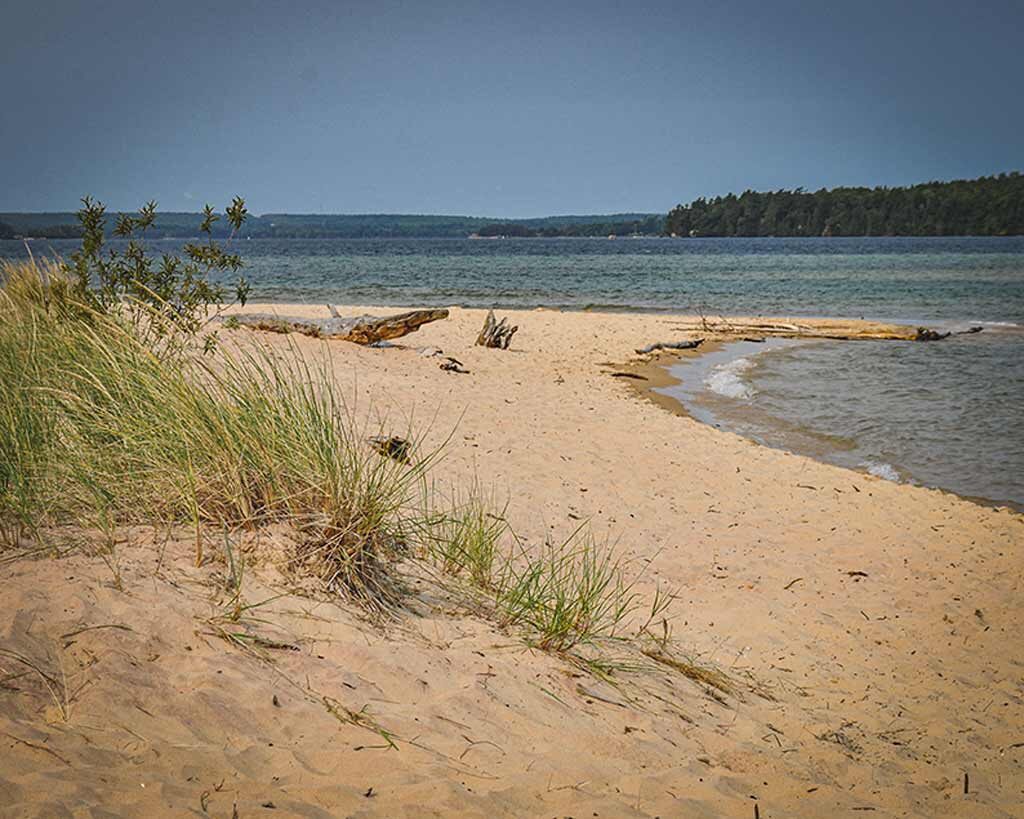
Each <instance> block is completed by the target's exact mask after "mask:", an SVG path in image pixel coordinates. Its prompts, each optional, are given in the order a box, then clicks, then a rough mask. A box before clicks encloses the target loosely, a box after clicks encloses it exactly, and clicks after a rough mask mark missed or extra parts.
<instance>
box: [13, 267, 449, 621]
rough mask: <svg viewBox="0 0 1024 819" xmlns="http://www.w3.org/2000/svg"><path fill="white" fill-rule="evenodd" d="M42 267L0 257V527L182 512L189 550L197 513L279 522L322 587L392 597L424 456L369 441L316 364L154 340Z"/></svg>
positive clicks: (231, 520) (235, 523)
mask: <svg viewBox="0 0 1024 819" xmlns="http://www.w3.org/2000/svg"><path fill="white" fill-rule="evenodd" d="M41 271H42V268H40V267H38V266H36V265H34V264H31V263H28V264H24V263H23V264H19V265H15V264H10V263H5V264H4V265H3V267H2V269H0V276H2V278H3V280H4V282H5V286H4V287H3V289H2V291H0V464H2V465H0V534H3V535H4V537H5V538H6V539H7V540H8V541H11V540H15V539H16V538H18V537H20V536H23V535H25V534H32V533H34V532H38V530H39V529H40V528H41V527H45V526H50V525H55V524H62V523H68V522H72V523H78V524H82V525H86V526H89V527H96V528H99V529H101V530H104V531H110V530H112V529H113V528H115V527H118V526H124V525H130V524H133V523H156V522H168V523H169V522H176V523H182V522H186V523H188V524H190V525H192V526H193V527H194V530H195V537H196V557H197V561H201V560H202V558H203V547H204V538H205V534H204V532H205V531H207V530H208V529H209V528H214V529H216V530H218V531H220V530H223V529H225V528H227V529H234V528H237V527H255V526H260V525H264V524H269V523H276V522H286V523H289V524H291V525H292V526H294V527H295V529H296V530H297V531H298V532H299V533H300V534H301V548H300V550H299V554H298V555H296V565H301V566H302V567H303V568H304V569H305V570H306V571H312V572H315V573H316V574H317V575H318V576H319V577H320V578H321V579H322V580H323V581H324V583H325V584H326V585H327V586H328V587H329V588H332V589H337V590H340V591H344V592H345V593H346V594H349V595H350V596H352V597H354V598H355V599H357V600H359V601H360V602H361V603H363V604H365V605H366V606H368V607H369V608H371V609H378V610H379V609H382V608H384V607H387V606H388V605H389V604H391V603H393V602H394V601H395V600H396V599H397V594H398V590H397V587H396V585H395V582H394V579H393V573H392V572H390V571H389V563H390V561H391V557H392V555H391V553H392V551H393V550H394V549H395V548H396V547H397V545H398V544H399V543H400V542H401V532H402V529H403V521H402V516H403V510H404V508H405V507H406V505H407V501H408V498H409V494H410V490H411V489H412V488H413V486H414V484H415V482H416V481H417V480H418V478H419V475H420V473H421V471H422V469H423V468H424V466H425V464H421V465H419V466H414V467H412V468H410V467H408V466H405V465H402V464H398V463H396V462H394V461H392V460H390V459H386V458H381V457H379V456H378V455H376V454H374V453H373V452H372V451H370V450H369V449H368V448H367V447H366V446H365V445H364V441H363V438H362V436H361V435H360V434H359V433H358V431H357V429H356V426H355V423H354V422H353V420H352V417H351V415H350V413H348V411H347V409H346V407H345V404H344V402H343V401H342V400H341V397H340V395H339V394H338V391H337V388H336V386H335V384H334V382H333V380H332V378H331V377H330V375H329V373H328V372H327V371H326V369H315V368H312V367H311V366H310V365H309V364H308V363H306V362H305V361H303V360H301V359H300V358H299V357H298V356H285V357H283V358H282V359H278V358H275V357H273V356H272V355H271V354H270V353H269V352H267V351H255V352H249V353H243V354H237V355H234V356H232V355H228V354H226V353H224V352H221V353H220V354H219V355H218V357H217V358H216V359H214V360H211V359H209V358H204V357H201V356H197V355H195V356H193V355H187V354H163V353H162V351H161V350H157V349H154V347H153V346H152V345H151V344H149V343H146V342H145V341H144V340H143V339H142V338H140V335H139V333H138V332H136V330H135V329H134V328H133V327H131V326H129V325H127V324H125V323H123V322H121V321H119V320H118V318H117V317H116V316H112V315H109V314H106V313H100V312H96V311H95V310H92V309H90V308H89V307H87V306H86V305H85V304H84V303H80V302H77V301H75V299H74V294H73V291H72V290H71V288H70V287H68V286H66V283H65V282H64V281H63V280H62V279H61V278H60V273H59V271H58V270H57V269H54V268H49V269H47V270H46V277H47V278H48V279H49V281H50V285H51V286H50V287H45V286H43V285H37V284H35V282H40V281H41V280H42V277H41V275H40V273H41ZM428 460H429V459H428Z"/></svg>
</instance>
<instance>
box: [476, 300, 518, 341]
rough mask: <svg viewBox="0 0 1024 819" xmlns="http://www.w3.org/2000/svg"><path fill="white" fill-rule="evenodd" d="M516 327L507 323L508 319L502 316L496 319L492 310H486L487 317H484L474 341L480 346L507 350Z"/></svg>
mask: <svg viewBox="0 0 1024 819" xmlns="http://www.w3.org/2000/svg"><path fill="white" fill-rule="evenodd" d="M518 329H519V328H518V327H513V326H511V325H509V324H508V319H507V318H503V319H502V320H501V321H498V320H497V319H495V318H494V311H493V310H488V311H487V318H486V319H484V326H483V329H482V330H480V335H478V336H477V337H476V343H477V345H478V346H480V347H495V348H497V349H499V350H507V349H508V345H509V344H510V343H511V341H512V336H514V335H515V334H516V331H517V330H518Z"/></svg>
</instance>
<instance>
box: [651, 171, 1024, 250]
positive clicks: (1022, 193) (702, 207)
mask: <svg viewBox="0 0 1024 819" xmlns="http://www.w3.org/2000/svg"><path fill="white" fill-rule="evenodd" d="M666 230H667V232H668V233H670V234H675V235H677V236H1019V235H1024V176H1022V175H1021V174H1020V173H1018V172H1016V171H1015V172H1013V173H1008V174H1005V173H1004V174H999V175H998V176H987V177H981V178H980V179H973V180H958V181H954V182H928V183H925V184H921V185H913V186H911V187H906V188H833V189H831V190H826V189H822V190H819V191H815V192H814V193H809V192H807V191H804V190H803V189H802V188H797V189H796V190H791V191H788V190H780V191H770V192H765V193H759V192H756V191H749V190H748V191H745V192H744V193H742V194H740V195H739V196H736V195H735V194H731V193H730V194H729V195H728V196H719V197H716V198H714V199H704V198H700V199H696V200H694V201H693V202H691V203H690V204H689V205H678V206H677V207H675V208H673V209H672V210H671V211H670V212H669V214H668V218H667V220H666Z"/></svg>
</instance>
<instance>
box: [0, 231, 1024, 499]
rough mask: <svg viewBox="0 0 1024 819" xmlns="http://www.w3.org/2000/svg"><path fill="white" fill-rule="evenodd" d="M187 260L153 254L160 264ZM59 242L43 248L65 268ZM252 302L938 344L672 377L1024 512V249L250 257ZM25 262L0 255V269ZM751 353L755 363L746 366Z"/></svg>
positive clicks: (807, 436)
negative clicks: (904, 334)
mask: <svg viewBox="0 0 1024 819" xmlns="http://www.w3.org/2000/svg"><path fill="white" fill-rule="evenodd" d="M180 244H181V243H180V242H177V241H173V240H165V241H158V242H153V243H152V245H153V250H154V251H155V252H157V253H160V252H165V251H168V250H174V249H175V248H176V247H178V246H180ZM74 247H75V243H74V242H68V241H52V242H47V241H35V242H33V243H32V249H33V252H34V253H35V254H36V255H37V256H38V255H49V254H60V255H65V256H66V255H68V254H69V253H70V252H71V251H72V250H73V249H74ZM236 247H237V249H238V250H239V252H241V254H242V255H243V257H244V258H245V260H246V265H247V266H246V271H245V272H246V275H247V276H248V278H249V279H250V281H251V283H252V285H253V294H252V298H253V299H254V300H277V301H308V302H318V303H323V302H325V301H332V302H338V303H371V304H396V305H423V306H427V305H466V306H497V307H535V306H539V305H544V306H549V307H565V308H570V309H582V308H587V307H589V308H597V309H614V310H629V309H643V310H666V311H679V312H704V313H706V314H709V315H716V314H723V315H793V316H800V315H802V316H841V317H852V318H857V317H864V318H872V319H881V320H891V321H898V322H907V323H925V324H928V325H930V326H937V327H946V328H958V327H966V326H970V325H977V324H983V325H984V326H985V330H984V331H983V332H982V333H979V334H977V335H972V336H959V337H955V338H951V339H949V340H947V341H944V342H939V343H935V344H909V343H901V342H884V343H875V342H857V343H797V344H785V343H783V344H769V345H749V346H750V348H751V349H746V348H744V347H743V346H742V345H741V346H740V347H738V348H732V349H730V350H727V351H725V352H724V353H722V354H715V356H714V357H711V358H705V359H702V360H701V361H700V362H699V363H698V364H696V365H688V366H692V367H693V368H694V369H692V370H691V371H681V372H680V373H679V374H680V375H681V376H682V377H683V378H684V386H683V388H682V389H681V390H680V391H679V392H678V394H677V397H679V398H680V399H681V400H682V401H683V402H684V403H686V404H687V406H689V407H690V409H691V410H693V411H694V413H695V414H696V415H698V417H701V418H703V419H704V420H706V421H708V422H709V423H715V424H718V425H720V426H724V427H727V428H731V429H734V430H736V431H738V432H741V433H742V434H744V435H747V436H749V437H752V438H754V439H756V440H759V441H761V442H763V443H766V444H769V445H772V446H779V447H784V448H788V449H792V450H794V451H799V452H804V453H806V454H809V455H813V456H815V457H819V458H822V459H825V460H829V461H833V462H836V463H840V464H842V465H845V466H850V467H852V468H857V469H866V470H870V471H873V472H875V473H876V474H879V475H881V476H883V477H887V478H889V479H892V480H902V481H912V482H917V483H922V484H925V485H929V486H937V487H941V488H945V489H950V490H952V491H955V492H958V493H961V494H964V495H969V496H975V497H981V498H986V499H990V500H995V501H1009V502H1013V503H1016V504H1024V477H1022V476H1024V423H1022V421H1024V237H1014V238H1001V237H991V238H868V239H837V238H832V239H681V240H671V239H637V240H633V239H617V240H614V241H611V240H607V239H527V240H515V239H513V240H468V239H467V240H450V239H446V240H430V239H420V240H337V239H308V240H307V239H303V240H251V241H243V242H239V243H237V245H236ZM25 253H26V251H25V248H24V246H23V245H22V244H21V243H19V242H0V256H8V257H20V256H24V255H25ZM755 348H756V349H755Z"/></svg>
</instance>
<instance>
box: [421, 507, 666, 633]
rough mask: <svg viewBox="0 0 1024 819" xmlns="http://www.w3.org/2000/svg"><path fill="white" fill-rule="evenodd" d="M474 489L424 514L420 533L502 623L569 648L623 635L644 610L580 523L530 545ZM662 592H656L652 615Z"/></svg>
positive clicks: (616, 560) (614, 562)
mask: <svg viewBox="0 0 1024 819" xmlns="http://www.w3.org/2000/svg"><path fill="white" fill-rule="evenodd" d="M492 508H497V507H496V505H495V504H494V503H493V499H491V498H486V497H484V496H483V494H482V493H481V492H480V490H479V488H478V487H477V488H474V489H473V490H472V491H470V492H469V493H468V495H466V496H464V497H459V496H456V498H455V499H454V500H453V502H452V505H451V509H450V510H449V511H448V512H446V513H442V514H434V515H433V516H429V515H428V516H425V519H426V520H428V521H429V525H428V526H427V527H425V529H426V531H425V532H423V533H422V534H421V535H420V538H421V540H423V541H424V542H425V543H426V544H427V545H428V547H429V554H430V556H431V558H432V559H433V561H434V562H435V564H436V565H437V566H438V567H439V568H440V570H441V571H442V572H443V573H445V574H447V575H449V576H451V577H454V578H458V579H460V580H462V581H464V582H466V583H467V584H468V585H469V586H470V587H471V588H472V589H474V590H475V591H476V592H478V593H480V594H481V595H482V596H483V598H484V599H485V601H486V602H487V603H488V604H489V608H490V610H491V612H492V613H493V615H494V616H495V618H496V619H497V620H498V622H499V623H501V624H502V625H503V626H507V627H512V628H517V629H520V630H522V631H523V633H524V634H525V635H526V637H527V639H528V641H529V642H530V643H531V644H533V645H535V646H536V647H537V648H541V649H544V650H548V651H555V652H562V653H564V652H568V651H570V650H572V649H573V648H575V647H577V646H580V645H594V644H596V643H598V642H601V641H608V640H614V639H617V638H619V637H620V636H621V634H622V631H623V628H624V627H625V626H626V625H627V624H628V623H630V622H632V621H633V620H634V619H635V616H636V615H638V614H639V613H640V612H641V610H642V609H643V608H644V600H643V597H642V596H641V595H640V594H639V592H638V591H637V590H636V581H635V579H630V578H628V577H627V573H626V571H625V566H624V565H623V562H622V559H621V558H620V557H618V556H617V555H616V554H615V552H614V550H613V549H612V548H611V547H610V546H608V545H604V544H600V543H598V542H597V541H596V540H595V539H594V537H593V536H592V535H591V534H590V532H589V531H588V530H587V529H586V528H585V527H580V528H578V529H577V530H576V531H574V532H572V534H571V535H570V536H569V537H568V538H567V539H566V540H564V541H562V542H560V543H545V544H544V545H543V546H541V547H539V548H530V547H529V546H527V545H526V544H524V543H523V542H522V541H521V540H520V539H519V538H517V537H516V536H515V534H514V533H513V531H512V529H511V527H510V526H509V523H508V521H507V519H506V517H505V513H504V511H502V512H501V513H494V512H491V511H490V510H491V509H492ZM668 602H669V601H668V598H666V597H664V596H656V599H655V601H654V605H653V612H652V613H651V615H650V617H655V616H657V615H658V614H660V613H661V612H662V611H663V610H664V608H665V606H666V605H667V604H668Z"/></svg>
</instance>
